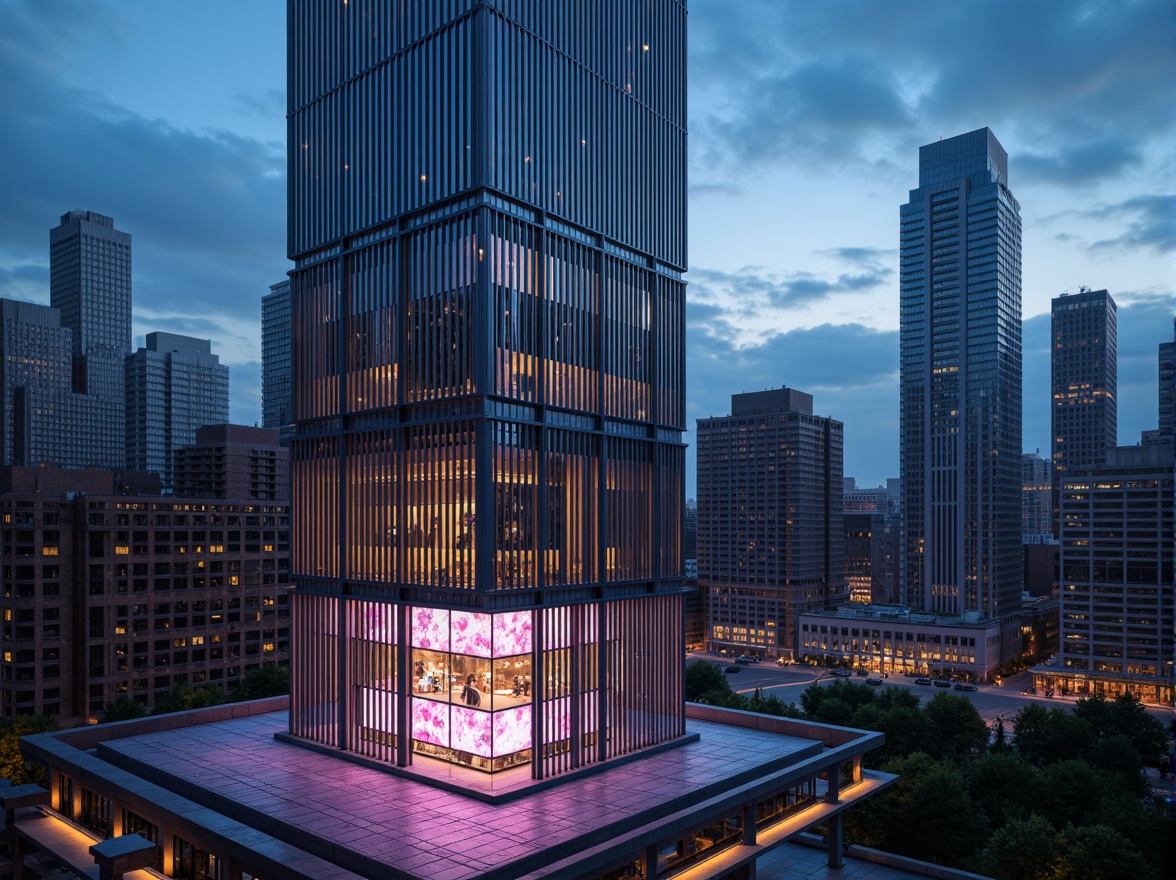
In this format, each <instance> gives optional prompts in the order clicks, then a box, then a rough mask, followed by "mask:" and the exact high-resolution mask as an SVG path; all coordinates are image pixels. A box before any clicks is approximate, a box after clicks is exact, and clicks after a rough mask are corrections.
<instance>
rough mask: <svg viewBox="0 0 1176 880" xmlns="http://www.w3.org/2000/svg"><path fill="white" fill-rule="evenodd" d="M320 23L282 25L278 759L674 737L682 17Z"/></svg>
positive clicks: (307, 8) (515, 11)
mask: <svg viewBox="0 0 1176 880" xmlns="http://www.w3.org/2000/svg"><path fill="white" fill-rule="evenodd" d="M335 9H337V10H338V11H332V12H330V13H326V12H325V11H324V10H325V8H320V7H318V6H314V5H303V4H297V3H294V4H291V6H290V19H289V28H290V47H289V58H290V78H289V83H290V89H289V96H288V97H289V110H290V117H289V120H290V139H291V143H290V154H289V155H290V162H289V187H290V198H289V204H290V223H289V234H290V237H289V250H290V256H291V258H292V259H293V260H294V261H295V269H294V271H293V272H292V273H291V283H292V301H293V324H294V336H295V348H294V351H295V357H294V382H295V386H296V387H297V388H298V393H297V395H296V403H295V407H296V412H295V415H296V418H297V436H296V439H295V440H294V442H293V446H292V481H293V503H294V508H295V511H296V513H295V525H294V529H295V532H296V538H295V540H294V542H293V546H294V547H295V548H296V550H295V553H296V560H295V561H294V563H293V564H294V570H295V581H296V590H295V593H294V595H293V599H292V601H293V610H292V614H293V626H294V632H295V652H296V657H295V659H294V660H293V664H292V665H293V667H294V679H293V691H292V695H291V712H290V730H291V733H292V734H293V735H295V736H297V737H299V738H302V739H304V740H309V741H314V742H319V743H325V744H327V745H330V746H334V747H338V748H342V749H345V750H349V751H354V752H360V753H362V754H364V755H367V756H369V757H371V758H375V759H377V760H382V761H387V762H395V763H396V764H398V765H402V766H404V765H408V764H410V763H412V762H413V757H414V755H426V756H431V757H433V758H440V759H442V760H445V761H451V762H457V763H461V764H466V765H469V766H472V767H475V768H477V769H481V770H486V771H497V770H501V769H504V768H507V767H511V766H514V765H519V764H529V765H530V768H531V772H532V774H534V775H535V776H537V777H538V776H547V775H551V774H554V773H559V772H563V771H565V770H569V769H572V768H575V767H578V766H582V765H586V764H590V763H593V762H599V761H603V760H606V759H609V758H612V757H615V756H618V755H622V754H625V753H627V752H630V751H632V750H635V749H638V748H642V747H645V746H649V745H653V744H655V743H659V742H666V741H669V740H673V739H675V738H676V737H679V736H681V735H682V734H683V732H684V723H685V715H684V707H683V703H682V687H683V685H682V678H681V674H682V660H681V656H682V647H683V635H682V600H681V593H680V591H681V587H682V584H681V582H682V572H681V547H680V543H681V523H682V502H683V489H684V482H683V466H684V451H683V450H684V448H683V445H682V440H681V433H682V430H683V427H684V404H683V394H682V385H683V374H684V365H683V351H682V347H683V305H684V284H683V280H682V272H683V271H684V269H685V266H686V237H685V232H686V230H685V224H684V222H683V218H684V216H685V214H684V211H685V203H686V193H685V168H686V154H685V144H686V132H685V78H684V76H683V71H684V52H685V40H684V34H685V17H686V15H685V8H684V7H683V6H681V5H679V4H676V3H671V4H664V5H659V6H657V7H650V8H649V9H646V10H645V11H639V7H637V6H631V7H625V10H627V11H619V10H618V9H617V8H614V7H613V6H611V5H607V4H600V5H595V4H593V5H587V6H583V7H581V6H560V7H553V8H551V9H549V8H548V7H547V6H546V5H537V6H513V5H507V4H496V3H475V4H471V5H462V6H461V7H460V8H459V7H458V6H455V5H449V4H419V5H413V6H411V7H409V8H406V10H405V11H404V14H402V15H401V14H397V15H395V16H393V15H391V14H390V13H389V12H388V11H386V10H384V7H383V6H382V5H379V4H377V5H372V6H369V7H368V8H367V12H366V13H365V14H364V15H360V14H359V12H358V10H347V9H345V8H344V7H335ZM388 9H391V7H389V8H388ZM641 9H644V7H641ZM589 35H591V36H592V38H591V39H588V38H587V37H588V36H589ZM602 41H604V42H602ZM605 42H607V44H608V45H610V46H613V47H621V48H620V52H621V54H620V56H617V57H614V56H613V55H612V54H608V55H606V54H603V53H602V47H603V45H605ZM505 58H510V59H511V62H510V63H503V59H505ZM523 59H527V60H526V61H525V62H524V61H523ZM638 145H639V148H638ZM343 657H347V658H349V659H348V660H347V661H346V662H338V660H339V659H340V658H343ZM377 703H378V705H379V707H380V708H379V710H378V711H376V710H375V709H374V708H373V707H374V706H376V705H377ZM328 705H329V706H332V707H334V708H332V709H331V711H330V712H329V713H328V714H327V715H324V707H325V706H328Z"/></svg>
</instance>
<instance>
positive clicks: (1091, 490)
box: [1033, 444, 1176, 704]
mask: <svg viewBox="0 0 1176 880" xmlns="http://www.w3.org/2000/svg"><path fill="white" fill-rule="evenodd" d="M1173 466H1174V456H1173V448H1172V446H1171V445H1170V444H1155V445H1150V446H1120V447H1116V448H1112V449H1109V450H1107V452H1106V456H1105V460H1104V462H1103V464H1101V465H1099V466H1098V467H1088V468H1074V469H1072V470H1070V471H1068V472H1067V474H1066V478H1065V480H1064V481H1063V482H1062V493H1061V494H1062V498H1061V512H1062V530H1061V583H1060V591H1059V592H1060V597H1061V638H1060V640H1059V641H1060V647H1061V651H1060V653H1059V654H1058V655H1056V656H1055V657H1053V658H1051V661H1050V663H1048V664H1047V665H1044V666H1038V667H1035V668H1034V670H1033V679H1034V684H1035V685H1036V687H1037V688H1038V689H1040V690H1042V691H1045V690H1053V691H1056V692H1058V693H1065V694H1074V695H1077V696H1089V695H1091V694H1102V695H1104V696H1106V697H1108V698H1113V697H1115V696H1117V695H1119V694H1122V693H1133V694H1135V695H1136V696H1138V697H1139V698H1140V699H1142V700H1145V701H1147V702H1157V703H1165V704H1171V702H1172V698H1173V680H1172V667H1171V665H1170V664H1171V661H1172V656H1173V651H1174V650H1176V610H1174V603H1173V596H1172V594H1173V585H1174V584H1176V574H1174V571H1173V564H1174V563H1173V560H1174V559H1176V490H1174V487H1176V479H1174V474H1176V471H1174V467H1173Z"/></svg>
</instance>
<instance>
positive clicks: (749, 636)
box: [698, 388, 848, 659]
mask: <svg viewBox="0 0 1176 880" xmlns="http://www.w3.org/2000/svg"><path fill="white" fill-rule="evenodd" d="M843 448H844V439H843V431H842V425H841V422H838V421H836V420H835V419H831V418H827V417H823V416H815V415H813V398H812V395H811V394H805V393H804V392H803V391H796V390H794V389H791V388H777V389H773V390H769V391H758V392H753V393H750V394H735V395H732V397H731V415H730V416H721V417H718V418H709V419H699V420H698V584H699V588H700V589H702V590H703V592H704V595H705V597H706V603H707V620H708V627H709V632H708V634H707V636H708V643H709V645H710V648H711V650H714V651H720V650H726V651H728V652H731V653H739V654H744V653H750V654H757V655H761V654H766V655H767V656H769V657H777V658H785V659H793V658H794V657H795V651H796V622H795V621H796V616H797V615H798V614H799V613H801V612H804V611H817V610H822V609H825V608H828V607H831V606H832V605H835V604H836V603H838V602H842V601H845V600H846V599H847V598H848V592H847V588H846V581H845V563H844V556H845V532H844V527H843V512H842V505H843V491H844V486H843V482H842V471H843Z"/></svg>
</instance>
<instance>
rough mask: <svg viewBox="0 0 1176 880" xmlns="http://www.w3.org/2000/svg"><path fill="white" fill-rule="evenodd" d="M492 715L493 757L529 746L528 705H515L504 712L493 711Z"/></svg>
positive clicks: (529, 720) (529, 721)
mask: <svg viewBox="0 0 1176 880" xmlns="http://www.w3.org/2000/svg"><path fill="white" fill-rule="evenodd" d="M492 717H493V718H494V755H493V756H494V757H495V758H498V757H501V756H502V755H512V754H514V753H515V752H521V751H522V750H523V749H529V748H531V707H530V706H516V707H515V708H513V709H507V710H506V711H505V712H495V713H494V715H493V716H492Z"/></svg>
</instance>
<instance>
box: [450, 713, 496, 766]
mask: <svg viewBox="0 0 1176 880" xmlns="http://www.w3.org/2000/svg"><path fill="white" fill-rule="evenodd" d="M493 717H494V716H492V715H491V714H490V713H489V712H479V711H478V710H477V709H467V708H466V707H465V706H454V707H453V727H452V734H453V741H452V742H451V743H450V745H451V746H452V747H453V748H455V749H460V750H461V751H463V752H470V753H471V754H474V755H478V756H480V757H482V758H489V757H491V748H490V728H491V718H493Z"/></svg>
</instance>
